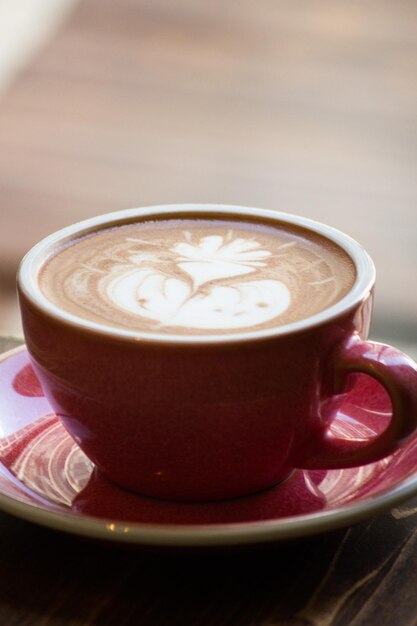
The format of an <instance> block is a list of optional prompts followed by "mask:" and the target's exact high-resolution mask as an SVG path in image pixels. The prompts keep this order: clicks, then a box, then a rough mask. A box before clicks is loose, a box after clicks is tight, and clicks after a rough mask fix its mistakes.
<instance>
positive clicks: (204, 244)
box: [171, 235, 271, 289]
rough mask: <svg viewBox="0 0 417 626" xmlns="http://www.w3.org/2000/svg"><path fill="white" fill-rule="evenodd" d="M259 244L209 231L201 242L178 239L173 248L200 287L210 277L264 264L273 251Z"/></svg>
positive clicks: (246, 269) (227, 274) (178, 262)
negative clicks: (210, 233)
mask: <svg viewBox="0 0 417 626" xmlns="http://www.w3.org/2000/svg"><path fill="white" fill-rule="evenodd" d="M259 248H260V244H259V243H258V242H257V241H255V240H253V239H243V238H237V239H233V240H232V241H230V242H226V241H225V237H223V236H222V235H208V236H206V237H201V239H200V240H199V243H198V244H192V243H190V242H180V243H177V244H176V245H175V246H174V247H173V248H171V251H172V252H174V253H175V254H177V255H178V259H177V264H178V267H180V268H181V269H182V270H183V271H184V272H186V273H187V274H188V275H189V276H191V278H192V279H193V285H194V289H197V288H198V287H199V286H200V285H203V284H204V283H207V282H209V281H211V280H215V279H220V278H231V277H233V276H240V275H243V274H249V273H250V272H254V271H255V270H256V268H258V267H263V266H265V265H266V263H265V262H264V261H263V259H266V258H268V257H269V256H271V253H270V252H269V251H267V250H261V249H259Z"/></svg>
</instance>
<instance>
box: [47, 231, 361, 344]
mask: <svg viewBox="0 0 417 626" xmlns="http://www.w3.org/2000/svg"><path fill="white" fill-rule="evenodd" d="M318 239H320V241H318ZM354 278H355V271H354V267H353V263H352V261H350V259H349V257H348V255H347V254H346V253H344V252H343V251H342V250H340V249H339V248H338V247H337V246H336V245H335V244H333V243H331V242H329V241H327V240H325V239H324V238H319V236H318V235H317V236H316V235H314V236H313V235H311V237H310V238H306V236H305V233H304V232H300V231H295V229H294V231H291V230H289V229H288V228H283V229H280V228H276V227H274V226H269V225H268V226H267V225H260V224H252V223H245V222H229V221H222V220H213V221H211V220H200V219H199V220H197V219H196V220H190V219H188V220H164V221H155V222H144V223H137V224H131V225H124V226H120V227H118V228H114V229H109V230H104V231H101V232H98V233H95V234H94V235H88V236H85V237H83V238H81V239H80V240H78V241H76V242H74V243H72V245H69V246H68V247H66V248H64V249H62V250H60V251H58V253H57V254H56V255H54V256H53V257H52V258H51V259H50V260H49V261H48V262H47V263H46V265H45V266H44V268H43V271H42V272H41V276H40V285H41V288H42V290H43V292H44V293H45V295H46V296H47V297H48V298H49V299H50V300H51V301H52V302H54V303H56V304H57V305H58V306H60V307H61V308H63V309H65V310H67V311H69V312H71V313H73V314H75V315H77V316H79V317H83V318H86V319H90V320H92V321H96V322H100V323H105V324H110V325H112V326H117V327H121V328H126V327H127V328H132V329H136V330H141V331H148V332H167V333H171V334H172V333H179V334H202V333H203V334H206V333H213V332H214V333H227V332H233V331H234V332H238V331H242V330H245V329H246V330H251V329H256V328H264V327H270V326H276V325H281V324H285V323H289V322H291V321H295V320H297V319H303V318H304V317H308V316H310V315H313V314H314V313H316V312H318V311H320V310H323V309H324V308H327V307H328V306H330V305H331V304H333V303H334V302H336V301H337V300H338V299H340V298H341V297H342V296H343V295H344V294H345V293H347V291H348V290H349V289H350V288H351V287H352V285H353V281H354Z"/></svg>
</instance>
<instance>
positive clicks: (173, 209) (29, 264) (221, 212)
mask: <svg viewBox="0 0 417 626" xmlns="http://www.w3.org/2000/svg"><path fill="white" fill-rule="evenodd" d="M187 214H188V215H190V214H191V215H193V216H194V217H195V216H196V215H201V216H203V215H204V214H206V215H207V214H211V215H218V216H219V217H225V218H227V216H230V217H232V218H236V217H239V216H240V217H242V218H245V217H249V218H256V217H258V218H260V219H263V220H268V221H271V220H272V221H278V222H281V223H285V224H289V225H293V226H297V227H301V228H304V229H307V230H309V231H313V232H314V233H318V234H319V235H322V236H324V237H325V238H327V239H329V240H330V241H332V242H334V243H336V244H337V245H338V246H339V247H341V248H342V249H343V250H344V251H345V252H347V254H348V255H349V257H350V258H351V260H352V261H353V263H354V265H355V268H356V280H355V283H354V285H353V287H352V288H351V289H350V291H349V292H348V293H347V294H346V295H345V296H344V297H342V298H341V299H340V300H338V301H337V302H336V303H335V304H333V305H332V306H330V307H328V308H327V309H325V310H324V311H320V312H319V313H316V314H314V315H312V316H310V317H307V318H304V319H302V320H299V321H296V322H291V323H289V324H283V325H281V326H277V327H272V328H267V329H262V330H251V331H244V332H233V333H228V334H211V335H207V334H203V333H202V334H201V335H176V334H168V333H150V332H146V331H137V330H128V329H126V330H125V329H121V328H116V327H113V326H109V325H106V324H101V323H97V322H92V321H89V320H87V319H84V318H82V317H78V316H76V315H73V314H72V313H68V312H66V311H64V310H62V309H60V308H59V307H58V306H57V305H55V304H53V303H52V302H51V301H50V300H48V299H47V298H46V296H45V295H44V294H43V293H42V291H41V289H40V287H39V282H38V280H37V278H38V274H39V271H40V269H41V267H42V265H43V264H44V262H45V260H46V259H47V258H48V256H49V255H50V254H51V253H52V251H53V250H56V248H57V247H59V245H62V244H63V243H65V242H67V241H70V240H72V239H75V238H78V237H80V236H83V235H85V234H87V233H89V232H94V231H95V230H96V229H99V230H101V229H103V228H111V227H112V226H116V225H118V224H120V223H123V222H125V221H135V219H141V220H142V219H149V218H151V217H154V218H155V217H173V216H178V217H179V216H181V217H186V216H187ZM48 253H49V254H48ZM17 281H18V285H19V288H20V290H21V291H22V293H23V294H24V295H25V296H26V297H27V298H28V300H29V301H30V302H32V303H33V304H34V305H35V306H37V307H38V308H40V309H41V310H42V311H43V312H45V313H47V314H48V315H50V316H51V317H52V318H55V319H57V320H59V321H61V322H65V323H66V324H68V325H70V326H73V327H76V328H79V329H84V330H87V331H88V330H89V331H91V332H93V333H99V334H101V335H106V336H109V337H114V338H119V339H128V340H129V339H130V340H143V341H147V342H157V343H165V344H166V343H170V344H172V343H175V344H224V343H235V342H246V341H254V340H260V339H267V338H272V337H280V336H288V335H290V334H294V333H298V332H301V331H306V330H309V329H312V328H315V327H317V326H321V325H323V324H325V323H327V322H330V321H331V320H333V319H336V318H338V317H339V316H341V315H343V314H344V313H348V312H349V311H350V310H351V309H353V308H354V307H356V306H357V305H359V304H360V302H362V301H363V300H365V299H366V298H367V297H368V296H369V293H370V292H371V290H372V288H373V285H374V283H375V266H374V263H373V261H372V259H371V257H370V256H369V254H368V253H367V252H366V250H365V249H364V248H363V247H362V246H361V245H360V244H359V243H358V242H357V241H355V240H354V239H353V238H352V237H350V236H349V235H346V234H345V233H343V232H341V231H339V230H337V229H335V228H333V227H331V226H327V225H326V224H322V223H320V222H316V221H314V220H311V219H308V218H305V217H301V216H298V215H292V214H289V213H284V212H281V211H275V210H271V209H259V208H254V207H245V206H238V205H227V204H169V205H153V206H146V207H139V208H133V209H125V210H122V211H115V212H112V213H106V214H103V215H98V216H96V217H93V218H90V219H87V220H84V221H81V222H77V223H75V224H72V225H71V226H68V227H66V228H63V229H62V230H59V231H57V232H55V233H52V234H51V235H49V236H47V237H45V238H44V239H42V240H41V241H40V242H39V243H38V244H36V245H35V246H34V247H33V248H31V249H30V250H29V252H28V253H27V254H26V255H25V257H24V258H23V259H22V261H21V263H20V266H19V270H18V274H17Z"/></svg>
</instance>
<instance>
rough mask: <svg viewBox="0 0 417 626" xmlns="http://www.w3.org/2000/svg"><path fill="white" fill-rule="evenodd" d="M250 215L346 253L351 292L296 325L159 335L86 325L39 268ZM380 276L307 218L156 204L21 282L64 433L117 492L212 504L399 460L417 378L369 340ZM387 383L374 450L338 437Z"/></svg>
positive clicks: (42, 250) (35, 358)
mask: <svg viewBox="0 0 417 626" xmlns="http://www.w3.org/2000/svg"><path fill="white" fill-rule="evenodd" d="M213 212H215V213H216V215H218V216H219V215H221V216H224V215H226V216H228V217H230V216H233V215H234V216H236V215H237V216H240V217H244V218H245V217H246V218H247V219H256V220H266V221H268V220H269V222H270V223H274V222H276V221H277V220H278V221H283V222H285V221H286V222H290V223H292V224H295V225H297V227H300V228H301V227H302V228H308V229H313V230H315V231H317V232H320V233H322V234H324V235H326V236H328V237H329V238H330V239H332V240H334V241H335V242H336V243H338V244H339V245H341V246H342V247H344V248H345V249H346V251H347V252H348V253H349V254H350V255H351V257H352V259H353V260H354V262H355V264H356V267H357V274H358V276H357V280H356V283H355V285H354V287H353V289H352V291H351V292H350V293H349V294H348V296H346V297H345V298H343V299H342V300H341V301H339V302H338V303H336V305H335V306H333V307H330V308H329V309H327V310H326V311H324V312H322V313H320V314H318V315H316V316H313V317H312V318H308V319H307V320H304V321H303V322H301V323H300V322H297V323H294V324H290V325H288V326H282V327H277V328H273V329H269V330H267V331H265V330H263V331H258V332H257V331H253V332H247V333H241V334H235V335H230V336H229V335H223V336H208V337H204V336H203V337H199V336H189V337H184V336H170V335H161V336H155V335H150V334H141V333H135V332H125V331H118V330H117V329H114V328H110V327H105V326H100V325H98V324H93V323H88V322H86V321H85V320H80V319H78V318H72V317H71V315H69V314H64V313H63V312H62V311H60V310H59V309H58V310H56V309H54V307H53V306H52V305H51V304H50V303H48V301H46V300H45V298H43V297H42V295H41V293H40V291H39V289H38V288H37V285H36V268H38V267H39V265H40V263H41V262H42V260H43V259H44V258H45V256H46V255H47V254H48V251H49V250H50V249H51V247H52V248H53V247H54V246H56V245H57V243H59V242H63V241H66V240H67V239H68V238H71V237H73V236H74V235H77V234H80V233H82V232H90V231H91V230H94V229H97V228H100V227H106V226H107V227H108V226H109V225H110V224H116V223H120V222H122V223H125V222H126V220H127V219H130V220H134V219H136V220H137V219H142V218H145V217H149V216H157V215H161V216H164V215H165V216H166V215H170V216H172V215H176V216H196V215H197V216H201V217H202V216H207V214H209V215H212V214H213ZM373 282H374V270H373V265H372V262H371V260H370V259H369V257H368V256H367V254H366V253H365V252H364V251H363V250H362V248H360V246H359V245H358V244H356V242H353V241H352V240H351V239H350V238H349V237H347V236H345V235H343V234H341V233H338V232H337V231H334V230H333V229H330V228H328V227H325V226H322V225H319V224H314V223H312V222H310V221H308V220H304V219H302V218H295V217H291V216H286V215H284V214H276V213H274V212H271V211H269V212H268V211H261V210H256V209H242V208H233V207H217V208H216V207H204V206H203V207H198V206H192V207H188V208H187V207H168V208H167V207H162V208H161V207H154V208H150V209H143V210H133V211H131V212H122V213H116V214H113V215H110V216H107V217H106V216H104V217H101V218H97V219H96V220H91V221H89V222H86V223H84V224H81V225H76V226H74V227H71V228H70V229H67V230H65V231H62V233H58V234H57V235H54V236H52V238H48V239H47V240H45V241H44V242H41V244H39V245H38V246H37V247H36V248H35V249H34V250H33V251H32V252H31V253H29V255H28V257H27V258H26V259H25V260H24V261H23V264H22V267H21V270H20V273H19V294H20V305H21V311H22V321H23V327H24V333H25V338H26V343H27V347H28V351H29V354H30V355H31V358H32V362H33V367H34V368H35V371H36V374H37V376H38V377H39V380H40V381H41V384H42V387H43V389H44V391H45V394H46V396H47V398H48V400H49V402H50V404H51V406H52V407H53V409H54V411H55V412H56V414H57V415H58V416H59V417H60V418H61V420H62V422H63V424H64V425H65V428H66V429H67V430H68V432H70V433H71V435H72V436H73V438H74V439H75V441H76V442H77V443H78V444H79V445H80V446H81V448H82V449H83V451H84V452H85V453H86V455H87V456H88V457H89V458H90V459H91V461H92V462H93V463H94V464H95V465H96V466H97V467H98V468H100V469H101V470H102V472H103V473H104V474H105V475H106V476H107V477H109V478H110V479H111V480H112V481H114V482H115V483H117V484H119V485H121V486H123V487H126V488H128V489H131V490H133V491H136V492H140V493H142V494H144V495H151V496H154V497H160V498H166V499H173V500H191V501H208V500H216V499H227V498H232V497H237V496H241V495H245V494H250V493H255V492H257V491H259V490H262V489H264V488H266V487H269V486H271V485H273V484H276V483H277V482H279V481H280V480H282V479H284V478H285V477H287V476H288V475H289V474H290V472H291V471H292V469H293V468H295V467H314V468H329V467H348V466H352V465H360V464H362V463H364V462H370V461H374V460H377V459H380V458H381V457H383V456H385V455H387V454H389V453H390V452H392V451H394V450H395V449H396V447H397V446H398V445H399V443H400V442H402V441H403V440H404V438H405V437H407V436H409V435H410V433H411V432H412V431H413V430H414V428H415V427H416V425H417V370H416V366H415V364H414V363H413V362H412V361H411V360H410V359H408V358H407V357H405V356H404V355H402V354H401V353H399V352H398V351H396V350H394V349H393V348H384V349H383V350H382V351H381V349H380V348H378V347H375V344H370V343H364V341H363V340H364V339H366V337H367V334H368V328H369V323H370V314H371V301H372V288H373ZM358 371H364V372H367V373H368V374H370V375H371V376H374V377H376V378H377V379H379V380H381V381H382V382H383V384H384V385H385V386H386V388H387V389H388V390H389V392H390V394H391V397H392V400H393V404H394V409H395V410H394V419H393V420H392V422H391V424H390V426H389V428H388V429H387V430H386V432H385V433H384V434H382V435H381V436H380V437H379V438H378V439H377V440H372V442H367V441H362V442H358V441H356V440H354V439H352V438H350V439H348V440H346V439H342V440H341V439H339V438H337V437H336V436H335V434H334V432H333V434H331V432H330V430H329V425H330V424H331V422H332V420H333V418H334V416H335V414H336V412H337V410H338V407H339V405H340V403H341V402H343V400H344V395H343V393H344V391H345V389H346V388H347V387H346V385H348V384H349V381H348V378H347V376H346V374H350V373H353V372H358Z"/></svg>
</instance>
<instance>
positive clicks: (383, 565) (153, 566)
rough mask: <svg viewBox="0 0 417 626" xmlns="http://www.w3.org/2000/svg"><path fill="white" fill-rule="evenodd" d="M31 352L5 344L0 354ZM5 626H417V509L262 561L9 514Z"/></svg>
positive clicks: (269, 552)
mask: <svg viewBox="0 0 417 626" xmlns="http://www.w3.org/2000/svg"><path fill="white" fill-rule="evenodd" d="M18 343H19V342H18V341H16V340H13V339H7V338H0V351H4V350H7V349H9V348H11V347H13V346H15V345H17V344H18ZM0 529H1V532H0V572H1V582H0V624H1V625H2V626H32V625H34V626H37V625H39V626H64V625H65V626H93V625H94V626H99V625H103V626H130V625H132V626H166V625H167V626H171V625H172V626H188V625H190V626H226V625H228V626H394V625H396V626H415V624H417V595H416V588H417V498H415V499H414V500H412V501H409V502H407V503H406V504H404V505H402V506H401V507H399V508H396V509H395V510H393V511H389V512H387V513H385V514H384V515H380V516H378V517H375V518H374V519H371V520H370V521H368V522H366V523H362V524H359V525H357V526H354V527H352V528H348V529H346V530H339V531H335V532H332V533H328V534H324V535H321V536H318V537H315V538H312V539H308V540H303V541H298V542H293V543H287V544H283V545H276V546H269V547H263V548H257V549H249V550H248V549H245V550H243V551H241V550H234V551H229V552H216V551H213V550H208V551H205V552H200V553H188V552H165V551H162V550H161V551H143V550H140V549H137V548H136V549H130V548H129V547H119V546H115V545H108V544H100V543H96V542H92V541H88V540H85V539H80V538H78V537H75V536H71V535H66V534H60V533H58V532H54V531H51V530H47V529H45V528H42V527H38V526H35V525H33V524H30V523H28V522H25V521H22V520H20V519H17V518H14V517H12V516H10V515H7V514H6V513H2V512H0Z"/></svg>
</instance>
